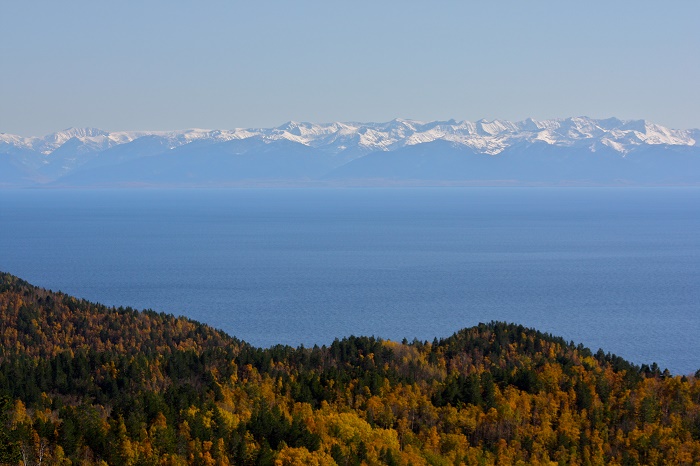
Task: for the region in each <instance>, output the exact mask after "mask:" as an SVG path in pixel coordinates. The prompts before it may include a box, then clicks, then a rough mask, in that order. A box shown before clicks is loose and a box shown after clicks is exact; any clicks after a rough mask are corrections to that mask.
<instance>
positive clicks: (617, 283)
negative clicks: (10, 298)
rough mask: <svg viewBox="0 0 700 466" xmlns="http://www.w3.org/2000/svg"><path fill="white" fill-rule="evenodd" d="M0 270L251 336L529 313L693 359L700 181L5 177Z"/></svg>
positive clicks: (297, 336) (414, 333)
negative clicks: (120, 182) (669, 184)
mask: <svg viewBox="0 0 700 466" xmlns="http://www.w3.org/2000/svg"><path fill="white" fill-rule="evenodd" d="M0 200H1V202H0V270H3V271H7V272H10V273H12V274H15V275H17V276H19V277H21V278H23V279H26V280H28V281H29V282H31V283H33V284H35V285H39V286H43V287H46V288H50V289H53V290H59V289H60V290H62V291H64V292H66V293H70V294H73V295H76V296H79V297H83V298H87V299H89V300H91V301H98V302H101V303H103V304H107V305H116V306H119V305H123V306H132V307H135V308H152V309H154V310H157V311H165V312H169V313H174V314H182V315H186V316H188V317H191V318H193V319H196V320H200V321H203V322H206V323H208V324H211V325H212V326H214V327H218V328H221V329H223V330H225V331H227V332H228V333H230V334H231V335H234V336H237V337H239V338H241V339H243V340H245V341H248V342H250V343H252V344H255V345H259V346H269V345H273V344H277V343H284V344H290V345H299V344H304V345H307V346H308V345H313V344H319V345H320V344H328V343H330V342H332V341H333V339H334V338H336V337H343V336H347V335H350V334H355V335H376V336H380V337H383V338H391V339H396V340H401V339H402V338H404V337H406V338H408V339H409V340H410V339H413V338H414V337H417V338H419V339H421V340H426V339H427V340H432V339H433V338H434V337H436V336H437V337H445V336H449V335H450V334H452V333H453V332H455V331H457V330H459V329H461V328H463V327H468V326H472V325H475V324H477V323H478V322H486V321H490V320H505V321H510V322H517V323H522V324H524V325H526V326H530V327H534V328H537V329H538V330H542V331H547V332H551V333H553V334H555V335H560V336H562V337H564V338H565V339H567V340H574V341H575V342H576V343H583V344H584V345H586V346H588V347H590V348H591V349H593V350H594V351H595V350H597V349H598V348H599V347H602V348H603V349H604V350H605V351H606V352H607V351H610V352H613V353H616V354H618V355H620V356H623V357H625V358H628V359H630V360H632V361H633V362H635V363H638V364H641V363H651V362H653V361H656V362H658V363H659V365H660V366H661V367H662V368H663V367H668V368H669V369H670V370H671V371H672V372H674V373H677V374H684V373H691V372H695V371H696V370H697V369H700V338H698V333H699V331H700V265H699V264H700V189H697V188H651V189H643V188H617V189H616V188H588V189H586V188H582V189H577V188H435V189H433V188H416V189H239V190H113V191H112V190H101V191H87V190H79V191H57V190H24V191H8V190H5V191H1V192H0Z"/></svg>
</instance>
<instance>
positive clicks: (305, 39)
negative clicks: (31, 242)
mask: <svg viewBox="0 0 700 466" xmlns="http://www.w3.org/2000/svg"><path fill="white" fill-rule="evenodd" d="M0 63H1V65H0V132H6V133H16V134H22V135H42V134H45V133H48V132H52V131H56V130H59V129H63V128H66V127H70V126H94V127H98V128H103V129H108V130H127V129H153V130H155V129H180V128H188V127H201V128H221V129H229V128H234V127H254V126H264V127H268V126H277V125H280V124H282V123H283V122H285V121H287V120H303V121H315V122H328V121H337V120H340V121H351V120H354V121H386V120H390V119H392V118H395V117H402V118H415V119H422V120H433V119H450V118H455V119H458V120H462V119H467V120H477V119H479V118H487V119H494V118H501V119H515V120H520V119H524V118H527V117H529V116H531V117H534V118H538V119H544V118H556V117H566V116H578V115H586V116H591V117H608V116H617V117H620V118H623V119H628V118H646V119H649V120H651V121H654V122H658V123H661V124H664V125H668V126H671V127H674V128H691V127H693V128H696V127H700V2H698V1H683V2H681V1H678V2H660V1H655V2H646V1H586V2H568V1H561V0H557V1H532V2H526V1H508V2H506V1H493V2H479V3H477V2H467V1H459V2H457V1H455V2H425V1H421V2H417V1H415V2H414V1H407V0H404V1H388V0H385V1H352V2H340V1H332V0H324V1H296V2H294V1H289V0H287V1H259V2H254V1H249V2H229V1H227V2H223V1H222V2H204V1H202V2H178V1H172V0H171V1H139V2H136V1H121V2H101V1H94V0H91V1H69V2H57V1H44V2H40V1H31V2H20V1H17V2H3V3H2V4H0Z"/></svg>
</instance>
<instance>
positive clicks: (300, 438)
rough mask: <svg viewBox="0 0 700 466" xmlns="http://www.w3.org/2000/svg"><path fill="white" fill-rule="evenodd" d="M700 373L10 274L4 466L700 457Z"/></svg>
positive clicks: (551, 341)
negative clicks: (242, 335) (231, 314)
mask: <svg viewBox="0 0 700 466" xmlns="http://www.w3.org/2000/svg"><path fill="white" fill-rule="evenodd" d="M594 324H595V325H601V323H600V322H597V323H594ZM330 338H331V337H330V336H329V339H330ZM698 376H700V371H698V373H697V374H696V375H695V376H691V375H688V376H683V377H681V376H671V375H670V374H669V373H668V372H665V371H664V372H662V371H661V370H660V369H659V368H658V367H656V365H652V366H646V365H644V366H642V367H639V366H636V365H634V364H630V363H629V362H627V361H625V360H623V359H621V358H619V357H616V356H614V355H611V354H609V353H608V354H605V353H604V352H603V351H602V350H600V351H598V352H597V353H595V354H593V353H592V352H591V351H590V350H588V349H587V348H585V347H583V346H582V345H578V346H576V345H574V343H573V342H572V343H567V342H565V341H564V340H563V339H561V338H558V337H554V336H552V335H549V334H545V333H542V332H538V331H535V330H532V329H528V328H525V327H522V326H519V325H515V324H506V323H497V322H492V323H489V324H479V325H478V326H475V327H471V328H465V329H463V330H460V331H459V332H457V333H456V334H454V335H453V336H451V337H449V338H445V339H441V340H437V339H435V340H434V341H433V342H432V343H431V342H427V341H425V342H421V341H417V340H415V341H413V342H412V343H408V342H404V343H397V342H392V341H384V340H381V339H377V338H374V337H371V338H368V337H349V338H344V339H343V340H338V339H336V340H335V341H333V342H332V343H330V344H329V345H328V346H322V347H318V346H315V347H314V348H303V347H300V348H291V347H288V346H275V347H272V348H269V349H260V348H254V347H252V346H250V345H248V344H246V343H243V342H241V341H238V340H236V339H235V338H232V337H229V336H227V335H225V334H224V333H222V332H220V331H217V330H214V329H212V328H211V327H209V326H206V325H203V324H199V323H197V322H194V321H191V320H189V319H185V318H175V317H173V316H170V315H166V314H162V313H161V314H159V313H156V312H153V311H146V312H138V311H135V310H132V309H121V308H120V309H114V308H107V307H105V306H101V305H99V304H94V303H89V302H87V301H83V300H79V299H76V298H73V297H71V296H67V295H65V294H62V293H54V292H51V291H47V290H43V289H40V288H37V287H34V286H31V285H30V284H28V283H26V282H24V281H22V280H20V279H18V278H17V277H14V276H12V275H9V274H5V273H0V464H13V465H14V464H52V465H65V466H67V465H69V464H83V465H88V466H91V465H95V466H97V465H104V464H114V465H137V464H144V465H155V464H163V465H172V466H174V465H184V464H201V465H232V464H240V465H250V466H252V465H306V464H318V465H345V464H353V465H361V464H377V465H382V464H385V465H402V464H484V465H496V464H552V463H555V464H556V463H558V464H679V465H682V464H687V465H691V464H698V463H699V462H700V380H698Z"/></svg>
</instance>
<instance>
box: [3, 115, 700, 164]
mask: <svg viewBox="0 0 700 466" xmlns="http://www.w3.org/2000/svg"><path fill="white" fill-rule="evenodd" d="M698 134H700V130H677V129H670V128H666V127H664V126H661V125H657V124H654V123H650V122H647V121H646V120H626V121H623V120H619V119H617V118H608V119H600V120H597V119H592V118H588V117H571V118H564V119H550V120H539V121H538V120H534V119H532V118H528V119H526V120H523V121H518V122H512V121H507V120H492V121H489V120H478V121H476V122H470V121H455V120H449V121H430V122H424V121H418V120H409V119H399V118H397V119H394V120H391V121H389V122H384V123H359V122H333V123H308V122H296V121H289V122H287V123H285V124H283V125H281V126H278V127H275V128H236V129H233V130H210V129H199V128H191V129H185V130H177V131H117V132H108V131H103V130H99V129H95V128H69V129H66V130H63V131H59V132H56V133H52V134H49V135H46V136H44V137H41V138H40V137H29V138H26V137H21V136H16V135H11V134H3V133H0V144H4V145H8V146H13V147H18V148H21V149H26V150H31V151H33V152H37V153H40V154H43V155H44V156H46V157H49V158H50V156H51V154H52V153H53V152H54V151H56V150H57V149H59V148H60V147H62V146H63V145H65V144H66V143H68V141H71V140H74V141H77V142H75V143H73V144H74V145H76V147H77V146H80V149H79V152H80V153H96V152H99V151H102V150H105V149H108V148H111V147H114V146H117V145H120V144H125V143H129V142H132V141H134V140H136V139H138V138H141V137H144V136H154V137H160V138H164V139H165V140H166V141H167V146H168V147H170V148H171V149H173V148H176V147H179V146H182V145H186V144H190V143H192V142H195V141H201V140H204V141H212V142H226V141H231V140H241V139H249V138H257V139H260V140H261V141H263V142H266V143H271V142H274V141H280V140H288V141H290V142H294V143H298V144H303V145H306V146H309V147H314V148H316V149H319V150H322V151H324V152H326V153H330V154H338V153H341V152H343V151H345V150H349V149H353V150H355V151H359V153H360V154H362V153H369V152H374V151H391V150H395V149H398V148H401V147H405V146H411V145H416V144H423V143H428V142H432V141H436V140H445V141H449V142H452V143H456V144H461V145H464V146H467V147H470V148H471V149H473V150H475V151H477V152H481V153H485V154H490V155H495V154H498V153H500V152H502V151H503V150H505V149H506V148H508V147H510V146H511V145H513V144H516V143H522V142H525V143H531V144H532V143H546V144H550V145H560V146H585V147H594V146H595V145H596V143H598V144H603V145H606V146H608V147H611V148H613V149H614V150H615V151H617V152H619V153H621V154H625V153H627V152H629V151H630V150H632V149H634V148H635V147H638V146H640V145H642V144H669V145H686V146H692V145H697V144H698V141H697V139H698ZM77 150H78V149H76V151H77Z"/></svg>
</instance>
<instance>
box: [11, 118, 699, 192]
mask: <svg viewBox="0 0 700 466" xmlns="http://www.w3.org/2000/svg"><path fill="white" fill-rule="evenodd" d="M297 184H299V185H395V184H399V185H400V184H410V185H413V184H417V185H425V184H433V185H435V184H438V185H439V184H456V185H700V129H689V130H678V129H670V128H666V127H664V126H661V125H658V124H654V123H651V122H648V121H645V120H619V119H617V118H608V119H592V118H587V117H572V118H566V119H552V120H541V121H537V120H533V119H530V118H529V119H526V120H523V121H518V122H512V121H503V120H494V121H486V120H479V121H476V122H470V121H454V120H449V121H432V122H422V121H415V120H404V119H395V120H392V121H389V122H386V123H355V122H350V123H324V124H316V123H300V122H293V121H290V122H288V123H285V124H284V125H282V126H279V127H276V128H251V129H240V128H239V129H234V130H204V129H187V130H179V131H118V132H109V131H103V130H100V129H95V128H70V129H67V130H64V131H59V132H56V133H53V134H49V135H47V136H44V137H22V136H17V135H12V134H5V133H0V186H2V187H28V186H47V187H72V186H85V187H87V186H91V187H96V186H110V187H123V186H237V185H297Z"/></svg>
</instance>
